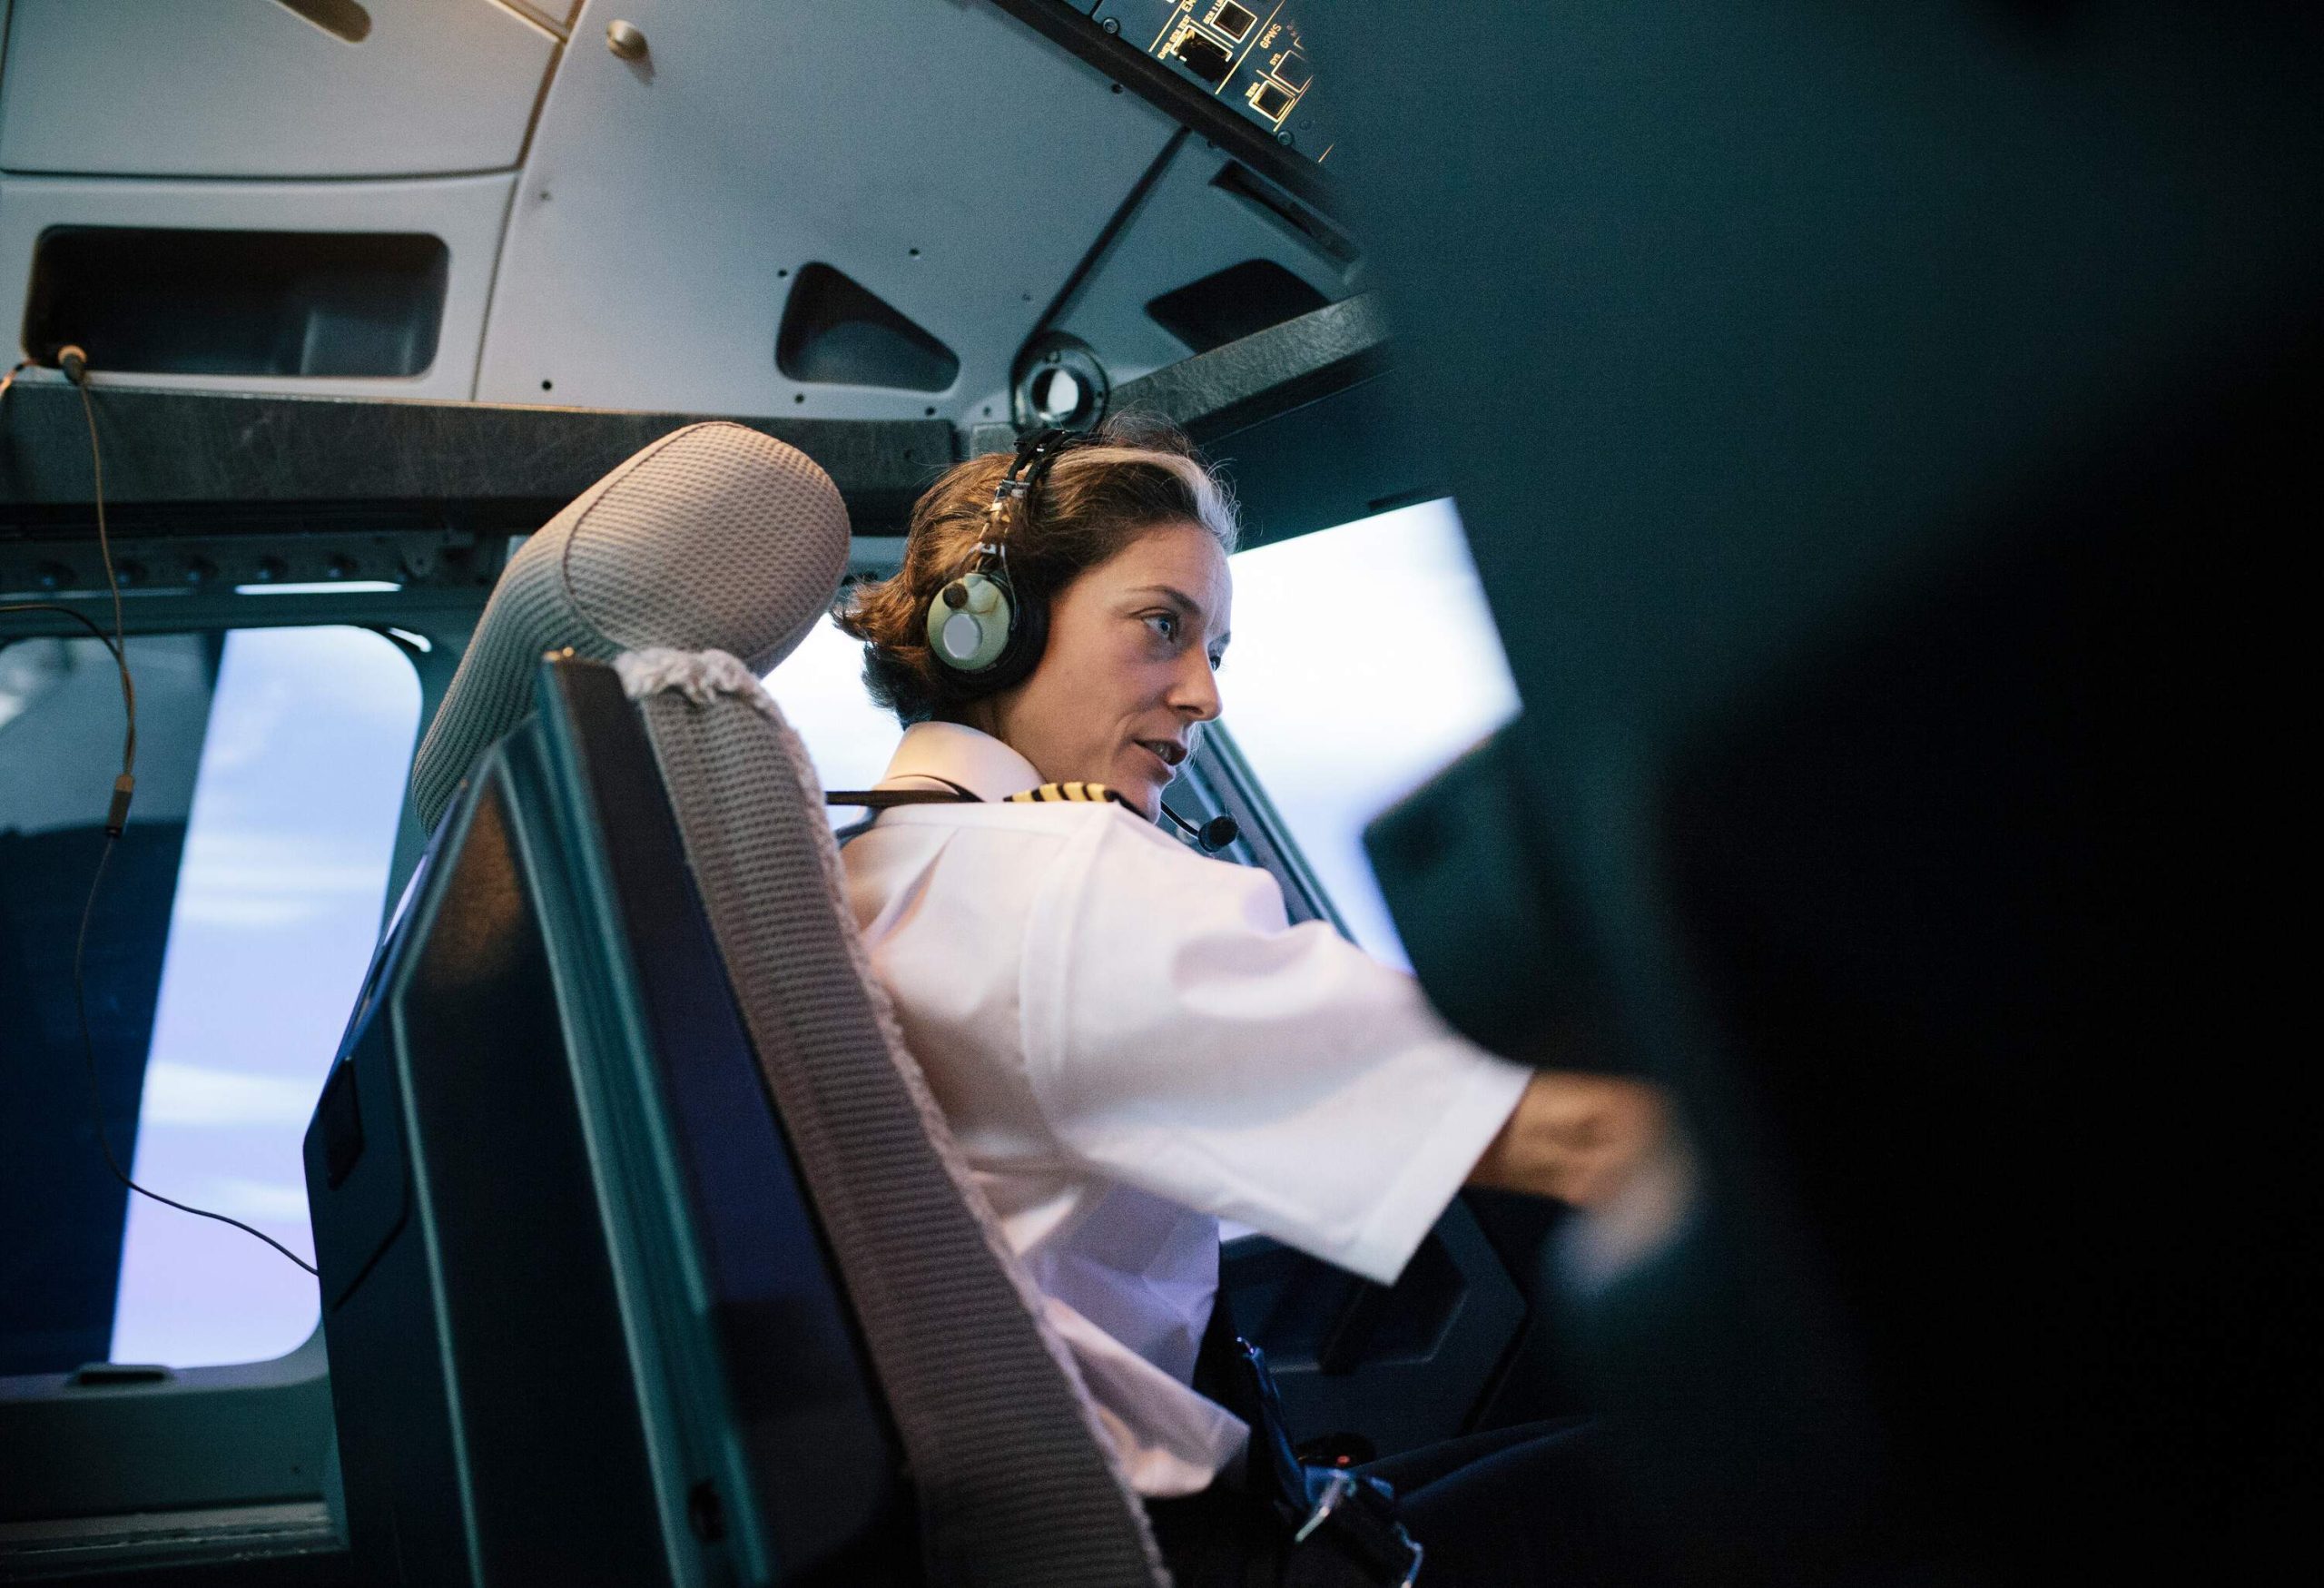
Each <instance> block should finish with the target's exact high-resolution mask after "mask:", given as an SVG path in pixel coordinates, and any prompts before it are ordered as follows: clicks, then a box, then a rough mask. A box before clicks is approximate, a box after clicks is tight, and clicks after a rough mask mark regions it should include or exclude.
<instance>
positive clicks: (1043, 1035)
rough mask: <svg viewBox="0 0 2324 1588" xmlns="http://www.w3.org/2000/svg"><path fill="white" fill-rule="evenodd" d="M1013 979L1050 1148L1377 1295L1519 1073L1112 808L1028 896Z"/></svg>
mask: <svg viewBox="0 0 2324 1588" xmlns="http://www.w3.org/2000/svg"><path fill="white" fill-rule="evenodd" d="M1022 978H1023V980H1022V984H1021V989H1020V991H1021V998H1020V1004H1019V1008H1020V1011H1021V1018H1022V1021H1023V1024H1024V1051H1025V1056H1026V1065H1027V1076H1028V1080H1029V1082H1030V1085H1031V1089H1032V1091H1033V1093H1034V1096H1035V1097H1036V1099H1037V1100H1039V1106H1040V1109H1041V1110H1042V1113H1043V1115H1044V1116H1045V1118H1046V1119H1047V1121H1048V1124H1049V1129H1051V1130H1052V1131H1053V1132H1054V1133H1055V1134H1056V1136H1057V1139H1058V1140H1059V1144H1060V1146H1061V1147H1062V1148H1064V1149H1065V1150H1067V1151H1068V1152H1069V1153H1071V1154H1073V1155H1074V1156H1076V1157H1078V1158H1080V1159H1083V1160H1085V1161H1087V1162H1088V1163H1090V1164H1092V1165H1094V1166H1096V1167H1097V1168H1098V1169H1101V1170H1103V1171H1104V1172H1105V1173H1106V1174H1108V1175H1109V1176H1111V1177H1112V1178H1114V1179H1119V1180H1122V1181H1124V1182H1126V1183H1128V1184H1129V1185H1133V1186H1136V1187H1138V1188H1139V1189H1143V1190H1147V1191H1150V1192H1153V1193H1154V1194H1155V1195H1157V1196H1161V1197H1167V1198H1170V1199H1171V1200H1173V1201H1176V1202H1178V1203H1180V1204H1182V1205H1184V1206H1187V1207H1190V1208H1196V1209H1198V1210H1201V1211H1204V1212H1208V1213H1213V1214H1216V1215H1218V1216H1219V1217H1221V1218H1231V1219H1234V1220H1236V1221H1237V1222H1240V1223H1243V1224H1247V1225H1249V1226H1251V1227H1252V1228H1255V1229H1257V1230H1260V1231H1263V1232H1264V1233H1265V1234H1267V1235H1271V1236H1274V1237H1275V1238H1277V1239H1278V1240H1282V1241H1284V1242H1285V1243H1286V1244H1288V1245H1291V1246H1295V1247H1297V1248H1300V1249H1301V1250H1303V1251H1306V1252H1309V1253H1312V1254H1313V1255H1315V1256H1316V1257H1318V1258H1324V1260H1326V1261H1328V1262H1332V1263H1335V1264H1338V1265H1339V1266H1341V1267H1345V1268H1348V1269H1351V1270H1353V1271H1354V1272H1355V1273H1358V1274H1361V1275H1363V1276H1364V1277H1366V1278H1370V1279H1374V1280H1377V1281H1379V1282H1381V1283H1383V1284H1385V1283H1388V1282H1390V1281H1392V1280H1393V1279H1394V1277H1395V1276H1396V1275H1397V1274H1398V1273H1399V1272H1400V1271H1401V1270H1402V1269H1403V1266H1404V1264H1405V1262H1406V1261H1407V1260H1408V1259H1409V1258H1411V1256H1412V1254H1413V1251H1414V1250H1415V1249H1416V1248H1418V1247H1419V1245H1420V1242H1421V1240H1422V1238H1423V1237H1424V1236H1426V1235H1427V1233H1428V1231H1429V1228H1430V1227H1431V1226H1432V1225H1433V1224H1434V1223H1435V1222H1436V1219H1437V1217H1438V1215H1439V1214H1441V1213H1442V1212H1443V1210H1444V1207H1445V1205H1446V1204H1447V1203H1448V1202H1450V1201H1451V1200H1452V1196H1453V1193H1454V1192H1456V1191H1457V1190H1459V1189H1460V1188H1461V1185H1462V1181H1463V1180H1465V1179H1467V1178H1468V1174H1469V1171H1470V1169H1472V1168H1473V1167H1474V1166H1475V1163H1476V1160H1477V1159H1478V1157H1479V1156H1480V1155H1481V1154H1482V1152H1483V1151H1484V1149H1485V1147H1486V1146H1487V1144H1488V1143H1490V1142H1491V1141H1492V1138H1493V1136H1494V1135H1495V1134H1496V1133H1497V1132H1498V1131H1499V1130H1500V1129H1501V1127H1502V1123H1503V1122H1504V1121H1506V1120H1507V1119H1508V1118H1509V1115H1510V1113H1511V1111H1512V1110H1513V1109H1514V1108H1515V1107H1516V1105H1517V1099H1518V1095H1519V1093H1520V1092H1521V1091H1522V1090H1524V1087H1525V1083H1526V1081H1527V1080H1529V1079H1530V1077H1531V1071H1529V1070H1525V1069H1523V1068H1521V1066H1518V1065H1515V1064H1512V1063H1510V1062H1508V1061H1507V1060H1502V1059H1499V1058H1496V1057H1495V1056H1493V1055H1492V1054H1490V1053H1487V1052H1486V1051H1484V1050H1482V1049H1481V1048H1478V1047H1476V1046H1474V1045H1473V1044H1472V1043H1470V1042H1468V1041H1464V1040H1462V1038H1461V1037H1459V1036H1457V1035H1455V1034H1454V1033H1453V1032H1452V1031H1451V1030H1450V1029H1449V1028H1447V1027H1446V1026H1445V1025H1444V1024H1443V1021H1440V1020H1439V1019H1438V1018H1437V1017H1436V1015H1435V1013H1434V1011H1432V1010H1431V1009H1430V1008H1429V1007H1428V1005H1427V1002H1426V1001H1425V1000H1424V999H1423V997H1422V995H1421V992H1420V989H1419V986H1418V984H1417V983H1415V982H1414V981H1413V979H1412V978H1411V977H1410V976H1408V975H1406V974H1404V973H1403V972H1400V971H1395V970H1392V969H1390V968H1389V967H1387V966H1384V965H1382V964H1381V963H1379V962H1377V961H1375V960H1374V959H1372V958H1371V957H1370V956H1369V955H1367V954H1365V953H1364V952H1363V951H1362V950H1361V949H1358V948H1356V947H1354V945H1353V944H1351V943H1349V942H1346V941H1345V940H1344V939H1342V938H1341V937H1339V936H1338V935H1337V934H1336V933H1335V932H1333V931H1332V930H1331V928H1330V927H1329V926H1327V925H1325V924H1324V923H1323V922H1303V923H1302V924H1300V925H1297V926H1292V925H1289V924H1288V923H1287V922H1286V920H1285V912H1284V907H1283V895H1282V892H1281V890H1280V889H1279V888H1277V886H1276V885H1275V879H1274V878H1273V877H1272V876H1270V875H1268V874H1267V873H1265V872H1263V871H1258V870H1255V869H1252V868H1249V867H1244V866H1237V865H1233V864H1230V863H1226V862H1223V861H1216V860H1211V859H1207V858H1205V857H1201V856H1197V855H1195V854H1193V853H1189V852H1187V850H1186V849H1185V848H1184V847H1183V846H1181V845H1178V844H1177V843H1171V842H1169V841H1168V840H1167V839H1158V838H1157V835H1156V834H1154V833H1150V832H1148V831H1147V830H1146V829H1144V828H1143V827H1142V826H1141V825H1139V824H1137V822H1136V820H1135V819H1134V818H1133V817H1131V816H1130V815H1129V814H1128V813H1115V814H1110V815H1109V816H1108V818H1107V819H1105V820H1102V821H1098V822H1093V823H1091V824H1089V830H1088V832H1087V833H1079V834H1076V838H1075V841H1074V843H1071V844H1070V845H1068V853H1067V854H1066V855H1064V856H1062V857H1061V861H1060V863H1059V864H1058V865H1056V866H1055V867H1054V868H1052V869H1051V871H1050V873H1049V876H1048V877H1047V878H1046V879H1045V880H1044V883H1043V885H1042V887H1041V889H1040V890H1039V895H1038V896H1037V899H1036V901H1035V903H1034V907H1033V909H1032V911H1031V912H1030V915H1029V919H1028V923H1027V939H1026V942H1025V948H1024V960H1023V969H1022Z"/></svg>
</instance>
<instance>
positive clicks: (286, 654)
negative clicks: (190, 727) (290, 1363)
mask: <svg viewBox="0 0 2324 1588" xmlns="http://www.w3.org/2000/svg"><path fill="white" fill-rule="evenodd" d="M418 727H419V677H418V676H417V675H416V674H414V673H413V671H412V668H411V665H410V663H409V662H408V661H407V660H405V658H404V657H403V656H402V655H401V654H400V653H399V652H398V650H397V649H396V646H395V645H394V644H393V642H391V641H389V640H388V639H386V638H383V637H382V636H379V635H376V634H371V633H369V632H367V631H365V630H363V629H359V628H338V627H331V628H266V629H241V630H237V631H236V632H235V633H233V634H231V635H229V636H227V638H226V643H225V648H224V654H223V656H222V659H221V661H220V664H219V669H218V684H217V689H216V693H215V694H214V695H212V700H211V705H210V725H209V731H208V734H207V735H206V736H205V737H204V739H203V741H202V764H201V771H200V774H199V775H198V777H197V780H196V782H195V784H194V793H193V806H192V813H191V814H190V816H189V818H188V821H187V825H186V838H185V851H184V857H183V860H182V864H181V868H180V871H179V876H178V886H177V893H176V895H175V897H174V899H173V900H172V904H171V912H170V932H169V946H168V948H167V950H166V952H165V954H164V957H163V959H162V981H161V991H160V997H159V1001H158V1003H157V1005H156V1007H155V1010H154V1016H153V1040H152V1045H151V1047H150V1048H149V1050H148V1058H147V1061H146V1068H145V1085H144V1091H143V1098H142V1100H141V1102H140V1104H139V1109H138V1129H137V1147H136V1153H135V1160H134V1165H133V1169H132V1170H131V1173H132V1175H133V1178H134V1179H137V1180H138V1181H139V1183H141V1184H143V1185H146V1186H150V1187H152V1188H153V1189H154V1190H156V1191H158V1192H160V1193H162V1195H164V1196H167V1197H172V1198H176V1199H177V1200H179V1201H182V1202H189V1203H192V1205H193V1206H195V1207H197V1208H210V1209H212V1210H213V1211H216V1212H220V1213H225V1214H230V1215H231V1216H232V1217H234V1218H240V1219H241V1220H243V1221H244V1222H246V1223H249V1224H251V1225H253V1226H255V1227H256V1228H260V1229H262V1230H264V1231H265V1232H266V1233H267V1234H269V1235H271V1236H272V1237H273V1238H275V1239H277V1240H280V1241H281V1242H282V1244H283V1245H285V1246H287V1247H289V1248H291V1250H292V1251H295V1252H297V1253H298V1254H299V1255H300V1257H302V1258H307V1259H309V1260H310V1261H311V1260H312V1258H313V1255H314V1254H313V1242H312V1239H311V1237H310V1233H309V1228H308V1223H307V1187H306V1175H305V1170H304V1167H303V1163H302V1160H301V1158H300V1143H301V1140H302V1139H303V1137H304V1135H305V1133H306V1128H307V1120H308V1118H309V1116H310V1114H311V1113H312V1112H313V1110H314V1104H315V1098H316V1096H317V1094H318V1093H319V1092H320V1090H321V1088H322V1082H323V1078H324V1076H325V1074H326V1072H327V1071H328V1070H330V1062H331V1059H332V1056H333V1054H334V1052H335V1051H336V1050H337V1048H338V1044H339V1039H340V1033H341V1031H343V1029H344V1028H345V1026H346V1023H347V1017H348V1011H349V1010H350V1008H351V1007H352V1005H353V1003H354V1001H355V994H356V992H357V991H358V990H359V988H360V986H361V984H362V980H363V972H364V970H365V969H366V967H367V966H368V965H369V962H370V958H371V951H372V947H373V944H374V942H376V940H377V937H378V933H379V912H380V907H381V904H382V903H383V902H384V899H385V894H386V891H387V883H388V871H389V863H390V862H391V859H392V856H393V852H394V846H395V834H396V824H397V821H398V818H399V815H400V814H401V806H402V801H403V794H404V782H405V777H406V774H407V773H408V771H409V766H410V763H411V751H412V740H413V737H414V735H415V733H416V732H417V730H418ZM317 1312H318V1307H317V1299H316V1292H315V1281H314V1280H313V1279H311V1278H310V1277H308V1276H307V1275H305V1274H302V1273H300V1271H299V1270H298V1269H297V1268H294V1267H291V1265H290V1264H289V1263H287V1262H284V1261H283V1260H282V1258H281V1256H280V1255H279V1254H277V1253H274V1252H271V1251H269V1250H268V1249H267V1248H265V1247H263V1246H261V1245H260V1244H259V1243H258V1242H257V1241H254V1240H252V1239H251V1238H250V1237H249V1236H247V1235H245V1234H243V1233H242V1232H241V1231H240V1230H237V1229H231V1228H227V1227H226V1226H224V1225H222V1224H218V1223H214V1222H212V1221H211V1220H209V1219H205V1218H192V1217H190V1216H188V1215H186V1214H183V1213H180V1212H178V1211H176V1210H175V1209H172V1208H163V1207H160V1206H157V1205H156V1204H154V1203H153V1202H150V1201H147V1200H146V1199H145V1198H142V1197H132V1198H130V1199H129V1211H128V1228H127V1230H126V1232H125V1235H124V1237H123V1245H122V1263H121V1288H120V1291H119V1295H118V1297H117V1299H116V1301H115V1303H114V1310H113V1347H112V1352H111V1355H112V1357H113V1360H114V1361H116V1362H154V1363H162V1364H164V1365H166V1366H172V1367H193V1366H209V1365H212V1364H217V1363H227V1362H252V1361H260V1360H263V1359H266V1358H269V1357H273V1356H281V1354H282V1353H284V1352H286V1351H289V1350H291V1349H292V1348H293V1347H295V1346H298V1345H299V1344H300V1342H301V1341H303V1340H304V1339H305V1338H306V1337H307V1336H308V1334H309V1333H310V1332H311V1331H312V1329H313V1328H314V1326H315V1319H316V1317H317Z"/></svg>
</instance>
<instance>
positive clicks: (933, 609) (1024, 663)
mask: <svg viewBox="0 0 2324 1588" xmlns="http://www.w3.org/2000/svg"><path fill="white" fill-rule="evenodd" d="M1103 444H1104V438H1102V437H1100V436H1098V435H1096V434H1095V433H1094V432H1091V431H1088V430H1065V429H1042V430H1035V431H1034V432H1033V433H1032V434H1031V435H1029V436H1027V437H1026V438H1025V439H1023V440H1021V441H1019V442H1018V443H1017V456H1016V458H1015V459H1014V460H1013V461H1011V462H1010V464H1009V471H1008V472H1007V473H1006V474H1003V475H1002V476H1001V477H1000V484H999V485H997V486H995V487H993V489H992V502H991V504H990V506H989V507H987V508H985V533H984V538H983V539H982V540H980V541H979V542H978V543H977V549H976V566H975V567H971V568H970V569H969V571H967V572H966V573H963V574H960V575H958V576H956V577H953V578H950V579H948V580H947V581H945V584H944V587H943V588H941V589H940V590H939V591H937V592H936V597H935V599H933V600H931V602H929V604H928V620H927V627H928V649H929V654H930V655H931V656H934V657H935V658H936V665H937V666H940V667H941V668H942V669H943V670H944V673H945V676H947V677H948V678H950V680H951V681H952V683H953V684H954V685H955V686H957V687H959V688H960V689H961V691H962V692H963V693H964V694H967V695H990V694H994V693H996V692H998V691H1000V690H1003V689H1006V688H1008V687H1009V686H1010V685H1012V684H1016V683H1019V682H1021V681H1022V680H1023V679H1024V678H1025V677H1026V676H1027V675H1029V674H1030V673H1031V672H1032V670H1033V669H1034V667H1035V666H1038V665H1039V662H1040V659H1041V648H1042V647H1043V646H1046V645H1047V644H1048V643H1049V603H1048V602H1047V601H1046V600H1044V599H1042V597H1041V596H1040V593H1039V591H1036V590H1034V589H1031V588H1029V587H1026V588H1021V589H1020V588H1019V587H1018V585H1017V583H1016V581H1015V579H1014V578H1013V577H1011V576H1010V574H1009V528H1010V520H1011V519H1012V518H1013V519H1014V520H1015V524H1016V527H1018V528H1022V527H1023V526H1024V525H1025V524H1026V523H1027V522H1028V521H1029V519H1030V518H1031V516H1032V513H1033V510H1034V508H1035V506H1036V504H1037V503H1038V502H1039V498H1040V489H1041V485H1042V483H1043V482H1044V481H1045V480H1047V479H1048V478H1049V467H1050V465H1052V464H1054V463H1055V462H1056V461H1057V460H1058V459H1059V456H1060V455H1061V454H1063V453H1066V452H1069V451H1071V450H1072V449H1075V448H1076V447H1086V446H1092V445H1103ZM1084 786H1085V785H1083V784H1045V785H1044V786H1043V787H1042V788H1040V789H1035V790H1031V791H1029V793H1028V794H1019V795H1013V796H1011V797H1012V798H1016V799H1032V800H1047V799H1068V800H1079V799H1089V800H1107V799H1110V800H1114V801H1116V802H1117V803H1126V802H1122V801H1121V797H1120V796H1119V795H1118V794H1114V793H1113V792H1112V791H1111V790H1109V789H1107V788H1105V787H1104V786H1103V785H1101V784H1088V785H1087V787H1088V788H1089V789H1093V790H1095V791H1096V792H1095V793H1087V794H1085V793H1084V792H1082V790H1083V788H1084ZM1050 789H1056V790H1058V791H1059V792H1058V793H1055V794H1051V793H1049V792H1048V791H1049V790H1050ZM975 797H976V796H975V795H974V794H970V793H969V791H968V790H966V789H964V788H961V787H960V786H959V785H958V784H952V785H951V789H950V792H949V793H944V794H923V793H920V792H917V791H913V792H897V791H890V792H889V793H887V794H885V795H884V796H882V795H881V794H876V793H867V794H831V795H828V796H827V798H828V799H829V801H830V803H832V804H848V805H864V806H872V807H875V808H883V807H885V806H886V805H890V804H922V803H932V802H940V801H951V800H956V799H962V798H966V799H971V800H973V799H974V798H975ZM1159 803H1160V802H1158V801H1157V804H1159ZM1162 814H1163V816H1164V817H1165V818H1167V820H1168V821H1169V823H1170V824H1171V825H1172V826H1175V827H1177V828H1178V829H1179V830H1180V831H1181V832H1182V833H1185V834H1186V835H1187V841H1188V842H1189V843H1194V844H1196V846H1197V847H1199V848H1200V849H1201V850H1202V851H1203V852H1204V853H1206V854H1208V853H1216V852H1218V851H1219V850H1222V849H1224V848H1226V846H1227V845H1228V844H1230V843H1234V842H1235V840H1236V838H1237V837H1238V836H1240V835H1241V830H1240V829H1239V828H1238V827H1237V826H1236V823H1235V818H1234V817H1232V816H1214V817H1213V818H1211V819H1210V820H1209V821H1207V822H1205V823H1202V824H1200V825H1196V824H1194V823H1192V822H1189V821H1187V818H1186V817H1184V816H1181V815H1180V814H1178V813H1177V812H1176V811H1174V810H1172V809H1171V808H1170V807H1169V806H1168V805H1167V804H1163V805H1162Z"/></svg>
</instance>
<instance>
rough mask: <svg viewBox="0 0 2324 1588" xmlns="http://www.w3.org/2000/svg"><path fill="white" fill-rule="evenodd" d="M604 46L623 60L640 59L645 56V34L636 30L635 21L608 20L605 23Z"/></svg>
mask: <svg viewBox="0 0 2324 1588" xmlns="http://www.w3.org/2000/svg"><path fill="white" fill-rule="evenodd" d="M606 48H607V49H609V50H611V51H612V52H613V53H614V54H616V55H619V56H620V57H621V58H622V59H623V60H625V61H642V60H644V59H645V35H644V34H643V33H641V32H639V31H638V28H637V25H636V24H635V23H631V22H609V23H607V24H606Z"/></svg>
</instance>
